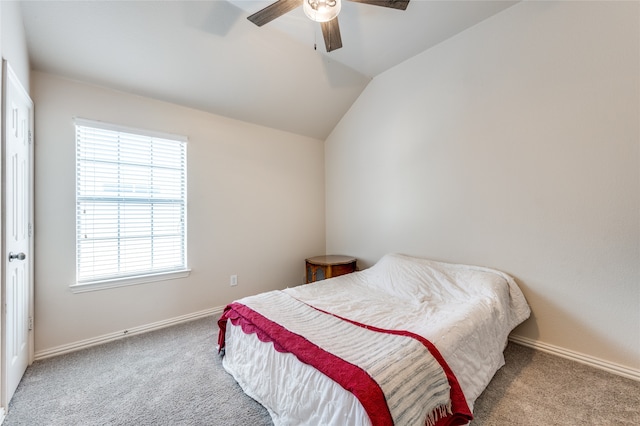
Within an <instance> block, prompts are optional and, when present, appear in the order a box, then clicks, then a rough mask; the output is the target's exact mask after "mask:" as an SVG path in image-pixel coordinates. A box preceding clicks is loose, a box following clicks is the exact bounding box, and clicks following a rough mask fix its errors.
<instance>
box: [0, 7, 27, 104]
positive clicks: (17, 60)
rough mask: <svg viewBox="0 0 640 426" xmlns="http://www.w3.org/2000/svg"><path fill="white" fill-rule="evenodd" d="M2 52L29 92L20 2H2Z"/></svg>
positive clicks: (0, 42)
mask: <svg viewBox="0 0 640 426" xmlns="http://www.w3.org/2000/svg"><path fill="white" fill-rule="evenodd" d="M0 52H2V57H3V58H4V59H6V60H7V61H8V62H9V64H10V65H11V68H13V71H14V72H15V73H16V76H17V77H18V79H19V80H20V83H22V85H23V86H24V88H25V89H26V90H27V92H29V53H28V52H27V40H26V38H25V34H24V25H23V24H22V12H21V11H20V2H17V1H0Z"/></svg>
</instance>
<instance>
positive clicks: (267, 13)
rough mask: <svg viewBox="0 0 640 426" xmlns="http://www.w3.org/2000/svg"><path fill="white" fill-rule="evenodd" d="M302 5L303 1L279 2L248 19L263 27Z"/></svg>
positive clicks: (279, 0)
mask: <svg viewBox="0 0 640 426" xmlns="http://www.w3.org/2000/svg"><path fill="white" fill-rule="evenodd" d="M301 5H302V0H278V1H277V2H275V3H272V4H270V5H269V6H267V7H265V8H264V9H262V10H259V11H257V12H256V13H254V14H253V15H251V16H248V17H247V19H248V20H250V21H251V22H253V23H254V24H256V25H257V26H259V27H261V26H263V25H264V24H266V23H268V22H271V21H273V20H274V19H276V18H278V17H280V16H282V15H284V14H285V13H287V12H290V11H292V10H293V9H295V8H296V7H298V6H301Z"/></svg>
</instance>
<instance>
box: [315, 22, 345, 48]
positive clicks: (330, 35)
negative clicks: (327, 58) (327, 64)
mask: <svg viewBox="0 0 640 426" xmlns="http://www.w3.org/2000/svg"><path fill="white" fill-rule="evenodd" d="M320 27H321V28H322V35H323V36H324V45H325V47H326V48H327V53H329V52H331V51H332V50H336V49H340V48H341V47H342V37H340V26H339V25H338V17H337V16H336V17H335V18H333V19H332V20H330V21H329V22H320Z"/></svg>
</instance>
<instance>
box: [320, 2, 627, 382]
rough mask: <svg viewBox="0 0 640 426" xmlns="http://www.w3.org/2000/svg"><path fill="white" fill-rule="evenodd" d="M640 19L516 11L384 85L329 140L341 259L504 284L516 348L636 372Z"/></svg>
mask: <svg viewBox="0 0 640 426" xmlns="http://www.w3.org/2000/svg"><path fill="white" fill-rule="evenodd" d="M639 8H640V4H639V3H638V2H523V3H519V4H517V5H516V6H514V7H511V8H509V9H507V10H505V11H504V12H502V13H500V14H498V15H496V16H494V17H492V18H490V19H488V20H486V21H484V22H482V23H480V24H479V25H477V26H475V27H473V28H471V29H469V30H467V31H465V32H463V33H461V34H459V35H457V36H455V37H453V38H452V39H449V40H448V41H446V42H444V43H442V44H440V45H438V46H436V47H434V48H432V49H430V50H428V51H426V52H424V53H422V54H420V55H418V56H417V57H415V58H413V59H411V60H409V61H407V62H405V63H403V64H400V65H399V66H397V67H395V68H393V69H391V70H389V71H388V72H386V73H385V74H383V75H381V76H378V77H377V78H375V79H374V80H373V81H372V83H370V84H369V86H368V88H367V89H366V90H365V92H364V93H363V94H362V95H361V96H360V98H359V99H358V101H357V102H356V103H355V104H354V106H353V107H352V108H351V110H350V111H349V112H348V113H347V115H346V116H345V117H344V118H343V120H342V121H341V123H340V124H339V125H338V126H337V127H336V129H335V130H334V132H333V133H332V135H331V136H330V137H329V139H328V140H327V141H326V147H325V162H326V191H327V199H326V203H327V252H328V253H341V254H348V255H354V256H357V257H358V258H359V260H360V263H361V266H367V265H370V264H372V263H374V262H375V261H377V260H378V259H379V258H380V257H381V256H382V255H383V254H384V253H387V252H402V253H407V254H412V255H419V256H425V257H431V258H435V259H440V260H445V261H450V262H457V263H471V264H480V265H485V266H490V267H495V268H498V269H501V270H504V271H505V272H508V273H510V274H512V275H514V276H515V277H516V279H517V281H518V283H519V284H520V285H521V287H522V289H523V291H524V292H525V295H526V297H527V299H528V301H529V303H530V304H531V307H532V309H533V315H532V318H531V319H529V320H528V321H527V322H526V323H525V324H524V325H522V326H520V327H519V328H518V329H517V330H516V331H515V333H516V335H519V336H521V337H524V338H526V339H531V340H533V341H536V342H540V343H544V344H546V345H550V346H552V347H556V348H560V349H562V350H568V351H573V352H577V353H579V354H585V355H587V356H588V357H590V358H592V359H593V358H595V359H600V360H605V361H606V362H608V363H613V364H617V365H618V366H623V367H629V368H632V369H636V371H637V369H639V368H640V288H639V287H640V178H639V168H640V161H639V155H640V154H639V138H640V135H639V132H640V122H639V117H640V109H639V108H640V107H639V105H640V94H639V92H640V86H639V79H640V56H639V55H640V24H639V17H640V10H639Z"/></svg>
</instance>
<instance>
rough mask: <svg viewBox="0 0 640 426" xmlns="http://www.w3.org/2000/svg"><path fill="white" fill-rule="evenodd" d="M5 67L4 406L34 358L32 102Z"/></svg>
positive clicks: (7, 67)
mask: <svg viewBox="0 0 640 426" xmlns="http://www.w3.org/2000/svg"><path fill="white" fill-rule="evenodd" d="M3 71H4V72H3V75H4V86H3V93H4V103H3V111H4V121H3V133H4V138H3V159H4V161H3V165H2V169H3V200H2V202H3V212H4V216H3V219H4V221H3V229H2V235H3V239H4V250H3V253H4V262H3V266H4V283H3V284H4V285H3V300H4V318H3V324H4V327H3V333H2V336H3V339H2V355H3V371H2V405H3V406H4V407H5V408H6V407H7V406H8V403H9V401H10V400H11V397H12V396H13V393H14V392H15V390H16V387H18V383H20V379H21V378H22V375H23V374H24V372H25V370H26V369H27V365H28V364H29V363H30V361H32V359H31V358H32V335H33V333H32V328H33V321H32V319H31V318H32V293H33V291H32V275H33V274H32V268H31V265H32V264H33V260H32V256H31V255H32V238H31V234H32V226H31V223H32V220H31V218H32V193H33V190H32V185H33V184H32V178H31V176H32V173H31V167H32V162H31V159H32V149H31V145H32V144H31V135H32V127H33V124H32V123H33V119H32V112H33V103H32V101H31V99H30V98H29V95H28V94H27V92H26V91H25V90H24V88H23V87H22V85H21V84H20V81H19V80H18V79H17V77H16V76H15V74H14V73H13V71H12V70H11V67H9V66H8V64H7V63H6V61H5V62H4V67H3Z"/></svg>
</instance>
